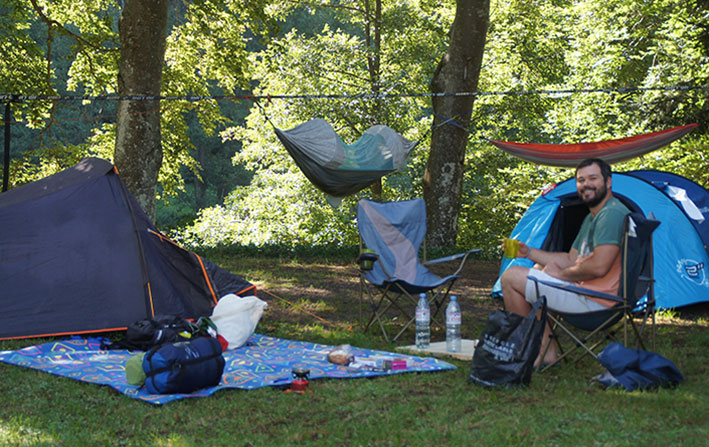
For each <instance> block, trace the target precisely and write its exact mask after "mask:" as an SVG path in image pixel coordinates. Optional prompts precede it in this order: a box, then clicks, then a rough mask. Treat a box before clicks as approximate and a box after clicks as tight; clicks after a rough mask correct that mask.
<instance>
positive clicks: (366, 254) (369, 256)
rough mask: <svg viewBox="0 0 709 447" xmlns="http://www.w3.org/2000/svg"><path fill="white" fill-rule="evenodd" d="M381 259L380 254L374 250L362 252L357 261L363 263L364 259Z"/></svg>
mask: <svg viewBox="0 0 709 447" xmlns="http://www.w3.org/2000/svg"><path fill="white" fill-rule="evenodd" d="M378 260H379V255H378V254H376V253H372V252H364V253H360V254H359V257H358V258H357V263H358V264H359V263H361V262H362V261H372V262H374V261H378Z"/></svg>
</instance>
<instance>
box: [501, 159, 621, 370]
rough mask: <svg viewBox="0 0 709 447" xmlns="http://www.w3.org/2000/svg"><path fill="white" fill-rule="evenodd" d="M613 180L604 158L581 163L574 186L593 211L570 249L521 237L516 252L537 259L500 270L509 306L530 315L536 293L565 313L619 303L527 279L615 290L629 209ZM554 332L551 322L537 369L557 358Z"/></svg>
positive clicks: (507, 306)
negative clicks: (618, 196)
mask: <svg viewBox="0 0 709 447" xmlns="http://www.w3.org/2000/svg"><path fill="white" fill-rule="evenodd" d="M611 184H612V182H611V168H610V166H609V165H608V164H607V163H606V162H605V161H603V160H600V159H595V158H594V159H588V160H584V161H582V162H581V163H579V165H578V166H577V168H576V189H577V191H578V195H579V197H580V198H581V200H583V202H584V203H585V204H586V205H587V206H588V208H589V211H590V214H588V215H587V216H586V218H585V219H584V221H583V223H582V225H581V229H580V230H579V233H578V235H577V236H576V239H575V240H574V243H573V244H572V246H571V249H570V250H569V252H568V253H564V252H548V251H543V250H539V249H536V248H531V247H529V246H527V245H526V244H524V243H523V242H520V244H519V252H518V256H519V257H522V258H528V259H531V260H532V261H534V262H535V263H536V264H535V266H534V267H533V268H532V269H529V268H526V267H521V266H513V267H510V268H509V269H507V270H506V271H505V272H504V273H503V274H502V277H501V279H500V280H501V284H502V295H503V300H504V304H505V309H506V310H507V311H509V312H514V313H516V314H519V315H527V314H529V312H530V310H531V305H530V303H534V302H535V301H536V300H537V296H538V295H539V296H541V295H544V296H546V298H547V304H548V306H549V308H550V309H551V310H555V311H558V312H565V313H586V312H592V311H596V310H604V309H607V308H609V307H611V306H613V305H614V304H616V303H615V302H613V301H610V300H604V299H600V298H595V297H587V296H584V295H579V294H576V293H573V292H570V291H566V290H561V289H557V288H552V287H549V286H547V285H545V284H542V283H541V282H539V283H535V281H533V280H532V279H529V278H528V277H533V278H537V279H539V280H542V281H554V282H557V283H559V282H565V283H570V284H573V285H578V286H582V287H585V288H587V289H592V290H595V291H598V292H603V293H607V294H615V293H616V292H617V290H618V285H619V282H620V272H621V266H620V253H621V250H620V246H621V240H622V238H623V222H624V218H625V216H626V215H627V214H629V213H630V210H629V209H628V208H626V207H625V206H624V205H623V204H622V203H621V202H620V201H619V200H618V199H616V198H614V197H613V194H612V192H611ZM537 286H538V287H539V294H537V290H536V287H537ZM550 335H551V328H550V326H549V324H548V323H547V326H546V328H545V332H544V338H543V342H542V348H541V350H540V357H539V358H537V360H536V362H535V366H536V367H538V368H539V367H542V366H543V365H545V364H548V363H551V362H554V361H555V360H556V359H557V357H558V354H557V351H556V346H555V345H554V344H553V343H552V344H551V346H549V347H548V348H547V347H546V344H547V343H549V342H550V340H551V337H550ZM542 356H543V358H542Z"/></svg>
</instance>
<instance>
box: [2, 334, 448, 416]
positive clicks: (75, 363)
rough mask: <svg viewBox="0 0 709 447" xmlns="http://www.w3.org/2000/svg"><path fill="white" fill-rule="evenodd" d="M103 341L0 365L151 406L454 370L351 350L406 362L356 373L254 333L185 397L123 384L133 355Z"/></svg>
mask: <svg viewBox="0 0 709 447" xmlns="http://www.w3.org/2000/svg"><path fill="white" fill-rule="evenodd" d="M102 341H107V339H105V338H102V337H89V338H83V337H72V338H69V339H66V340H61V341H54V342H50V343H45V344H41V345H36V346H29V347H27V348H23V349H20V350H17V351H2V352H0V362H3V363H8V364H11V365H17V366H23V367H26V368H31V369H36V370H39V371H44V372H48V373H50V374H55V375H57V376H63V377H68V378H70V379H74V380H79V381H82V382H88V383H94V384H97V385H107V386H110V387H111V388H114V389H116V390H117V391H118V392H120V393H122V394H124V395H126V396H129V397H132V398H134V399H139V400H142V401H145V402H148V403H151V404H155V405H162V404H165V403H168V402H171V401H174V400H177V399H184V398H191V397H206V396H210V395H212V394H214V393H216V392H217V391H219V390H222V389H228V388H236V389H242V390H252V389H256V388H262V387H267V386H276V387H284V386H288V385H289V384H290V383H291V382H292V381H293V379H294V377H293V374H292V370H293V368H307V369H309V370H310V375H309V379H310V380H313V379H324V378H330V379H351V378H359V377H374V376H385V375H392V374H402V373H408V372H431V371H443V370H449V369H455V366H453V365H451V364H449V363H446V362H444V361H441V360H438V359H436V358H432V357H416V356H410V355H403V354H399V353H396V354H393V353H389V352H385V351H375V350H369V349H360V348H356V347H353V348H352V353H353V355H354V356H355V357H357V358H372V357H376V356H392V357H396V358H397V359H404V360H406V361H407V366H406V369H398V370H374V369H366V368H365V369H356V368H351V367H349V366H341V365H335V364H333V363H330V362H328V360H327V354H328V352H330V351H332V350H333V349H334V348H335V347H334V346H328V345H323V344H318V343H309V342H301V341H293V340H286V339H282V338H276V337H269V336H265V335H261V334H253V335H252V336H251V337H250V338H249V340H248V341H247V343H246V345H245V346H243V347H241V348H238V349H232V350H228V351H225V352H224V359H225V362H226V365H225V367H224V374H223V375H222V380H221V383H220V384H219V385H218V386H215V387H211V388H205V389H202V390H198V391H195V392H193V393H190V394H149V393H147V392H146V391H145V389H143V388H140V387H137V386H133V385H129V384H128V383H127V382H126V377H125V364H126V361H127V360H128V359H129V358H131V357H132V356H134V355H136V353H135V352H133V351H127V350H110V351H107V350H102V349H101V342H102Z"/></svg>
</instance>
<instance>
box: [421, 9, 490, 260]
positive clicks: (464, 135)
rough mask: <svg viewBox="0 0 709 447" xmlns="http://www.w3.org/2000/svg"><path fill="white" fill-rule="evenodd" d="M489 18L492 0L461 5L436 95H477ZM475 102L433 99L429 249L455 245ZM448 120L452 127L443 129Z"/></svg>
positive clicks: (426, 191)
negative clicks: (472, 93) (465, 161)
mask: <svg viewBox="0 0 709 447" xmlns="http://www.w3.org/2000/svg"><path fill="white" fill-rule="evenodd" d="M489 16H490V2H489V0H458V1H457V8H456V13H455V20H454V21H453V25H452V26H451V30H450V46H449V48H448V52H447V53H446V54H445V55H444V56H443V58H442V59H441V61H440V62H439V64H438V68H437V69H436V73H435V74H434V76H433V80H432V82H431V91H432V92H433V93H455V92H475V91H477V88H478V79H479V76H480V67H481V65H482V59H483V50H484V48H485V36H486V34H487V28H488V23H489ZM474 100H475V98H474V96H460V97H455V96H442V97H434V98H433V111H434V113H435V117H434V120H433V131H432V133H431V152H430V153H429V156H428V163H427V165H426V173H425V174H424V178H423V196H424V199H425V200H426V210H427V211H426V214H427V222H428V236H427V238H428V245H429V246H430V247H452V246H455V242H456V236H457V234H458V215H459V212H460V197H461V193H462V185H463V162H464V159H465V147H466V145H467V142H468V128H469V126H470V116H471V113H472V109H473V102H474ZM449 119H450V120H452V122H450V123H446V124H443V125H441V124H442V123H443V122H445V121H446V120H449Z"/></svg>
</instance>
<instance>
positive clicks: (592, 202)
mask: <svg viewBox="0 0 709 447" xmlns="http://www.w3.org/2000/svg"><path fill="white" fill-rule="evenodd" d="M592 189H593V190H594V191H595V192H596V194H594V195H593V196H592V197H591V198H589V199H586V197H585V195H584V191H581V200H583V203H585V204H586V206H588V207H589V208H593V207H594V206H596V205H598V204H599V203H601V202H602V201H603V199H605V198H606V196H607V195H608V188H606V185H605V184H603V185H602V186H601V187H599V188H598V189H595V188H592Z"/></svg>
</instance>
